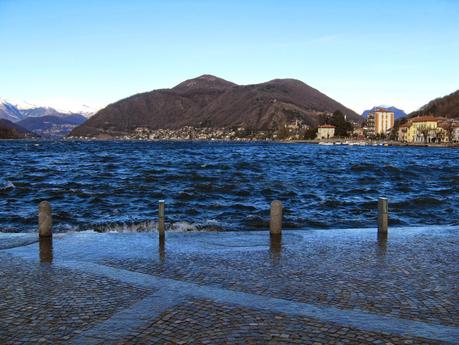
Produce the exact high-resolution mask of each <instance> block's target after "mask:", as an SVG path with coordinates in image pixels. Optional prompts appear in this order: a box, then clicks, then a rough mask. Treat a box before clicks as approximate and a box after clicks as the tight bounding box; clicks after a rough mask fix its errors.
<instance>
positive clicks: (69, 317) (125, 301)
mask: <svg viewBox="0 0 459 345" xmlns="http://www.w3.org/2000/svg"><path fill="white" fill-rule="evenodd" d="M0 261H1V264H0V344H5V345H6V344H38V343H47V344H56V343H59V342H63V343H65V342H66V341H68V340H69V339H71V338H72V337H74V336H76V335H78V334H80V333H81V332H82V331H84V329H85V328H88V327H90V325H91V324H94V323H97V322H100V321H103V320H106V319H108V318H110V316H111V315H112V314H113V313H114V312H116V311H117V310H119V309H122V308H125V307H127V306H129V305H131V304H132V303H134V302H135V301H136V300H138V299H140V298H143V297H144V296H146V295H148V294H149V293H151V292H152V291H151V290H149V289H143V288H139V287H136V286H129V285H127V284H124V283H119V282H116V281H111V280H109V279H106V278H103V277H94V276H89V275H86V274H81V273H78V274H77V273H74V272H71V271H68V270H64V269H60V268H55V267H53V266H51V265H49V264H33V263H32V264H31V263H28V262H24V261H23V260H18V259H16V258H12V257H11V256H9V255H5V254H2V253H1V252H0Z"/></svg>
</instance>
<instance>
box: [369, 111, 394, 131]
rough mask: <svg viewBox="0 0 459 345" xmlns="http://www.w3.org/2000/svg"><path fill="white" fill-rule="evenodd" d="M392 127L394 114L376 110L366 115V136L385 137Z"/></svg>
mask: <svg viewBox="0 0 459 345" xmlns="http://www.w3.org/2000/svg"><path fill="white" fill-rule="evenodd" d="M393 127H394V112H393V111H390V110H388V109H385V108H376V109H375V110H373V111H370V112H369V113H368V118H367V135H368V136H370V137H373V136H377V135H387V134H389V132H390V130H391V129H392V128H393Z"/></svg>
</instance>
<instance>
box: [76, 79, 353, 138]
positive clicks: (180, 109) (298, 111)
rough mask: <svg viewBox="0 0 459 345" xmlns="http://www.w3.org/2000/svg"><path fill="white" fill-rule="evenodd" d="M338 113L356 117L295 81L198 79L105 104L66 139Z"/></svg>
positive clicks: (259, 124) (267, 123) (315, 118)
mask: <svg viewBox="0 0 459 345" xmlns="http://www.w3.org/2000/svg"><path fill="white" fill-rule="evenodd" d="M335 110H341V111H342V112H343V113H344V114H346V115H347V118H348V119H350V120H353V121H356V122H360V121H361V117H360V116H359V115H357V114H356V113H355V112H354V111H352V110H350V109H348V108H346V107H345V106H343V105H342V104H340V103H338V102H336V101H335V100H333V99H331V98H330V97H328V96H326V95H324V94H323V93H321V92H319V91H318V90H316V89H314V88H312V87H310V86H308V85H306V84H305V83H303V82H301V81H299V80H295V79H275V80H271V81H269V82H266V83H261V84H253V85H237V84H234V83H232V82H229V81H226V80H224V79H221V78H218V77H215V76H212V75H202V76H200V77H198V78H195V79H189V80H186V81H184V82H182V83H180V84H178V85H177V86H175V87H173V88H172V89H159V90H154V91H151V92H146V93H141V94H136V95H133V96H131V97H128V98H125V99H122V100H120V101H118V102H115V103H113V104H110V105H108V106H107V107H105V108H104V109H102V110H100V111H99V112H97V113H96V114H95V115H94V116H93V117H91V118H90V119H89V120H88V121H87V122H85V123H84V124H83V125H81V126H79V127H77V128H75V129H74V130H73V131H72V132H71V133H70V136H81V137H97V136H112V137H113V136H115V137H116V136H121V135H126V134H129V133H132V132H134V131H135V129H136V128H139V127H143V128H148V129H152V130H154V129H179V128H183V127H185V126H192V127H211V128H223V127H225V128H233V127H244V128H246V129H251V130H271V129H276V128H279V127H281V126H282V125H285V124H287V123H290V122H294V121H295V120H301V121H302V122H304V123H305V124H308V125H311V126H313V125H317V124H318V123H319V122H320V121H321V119H320V116H321V115H322V114H324V113H332V112H334V111H335Z"/></svg>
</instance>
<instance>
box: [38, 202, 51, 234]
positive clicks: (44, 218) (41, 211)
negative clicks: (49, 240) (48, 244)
mask: <svg viewBox="0 0 459 345" xmlns="http://www.w3.org/2000/svg"><path fill="white" fill-rule="evenodd" d="M52 226H53V217H52V210H51V205H50V204H49V202H47V201H42V202H40V204H39V205H38V234H39V236H40V237H51V236H52V235H53V232H52Z"/></svg>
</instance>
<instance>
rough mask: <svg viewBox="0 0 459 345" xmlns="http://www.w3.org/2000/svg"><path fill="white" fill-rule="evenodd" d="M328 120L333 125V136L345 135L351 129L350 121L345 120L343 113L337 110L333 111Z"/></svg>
mask: <svg viewBox="0 0 459 345" xmlns="http://www.w3.org/2000/svg"><path fill="white" fill-rule="evenodd" d="M329 122H330V124H331V125H333V126H335V136H337V137H347V136H348V135H349V132H351V131H352V129H353V127H352V123H350V122H349V121H346V118H345V117H344V114H343V113H342V112H341V111H339V110H337V111H335V112H334V113H333V115H332V117H331V119H330V121H329Z"/></svg>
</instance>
